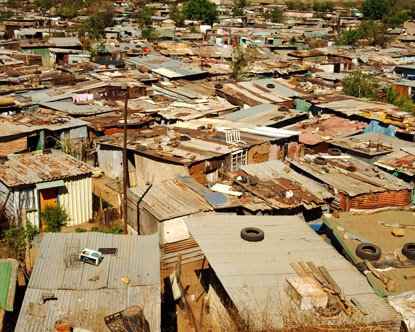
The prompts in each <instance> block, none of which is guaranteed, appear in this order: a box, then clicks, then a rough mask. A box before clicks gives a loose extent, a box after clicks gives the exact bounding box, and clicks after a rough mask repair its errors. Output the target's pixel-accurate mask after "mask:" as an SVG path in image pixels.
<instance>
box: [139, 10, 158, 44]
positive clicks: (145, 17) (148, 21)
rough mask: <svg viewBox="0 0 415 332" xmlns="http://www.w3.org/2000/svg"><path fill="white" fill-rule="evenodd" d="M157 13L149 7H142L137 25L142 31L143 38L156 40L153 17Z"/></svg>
mask: <svg viewBox="0 0 415 332" xmlns="http://www.w3.org/2000/svg"><path fill="white" fill-rule="evenodd" d="M154 13H155V10H154V8H151V7H149V6H147V5H142V6H140V9H139V11H138V12H137V16H136V19H137V23H138V26H139V27H140V29H141V36H142V37H143V38H145V39H148V40H152V39H155V38H156V31H155V29H154V27H153V19H152V17H153V15H154Z"/></svg>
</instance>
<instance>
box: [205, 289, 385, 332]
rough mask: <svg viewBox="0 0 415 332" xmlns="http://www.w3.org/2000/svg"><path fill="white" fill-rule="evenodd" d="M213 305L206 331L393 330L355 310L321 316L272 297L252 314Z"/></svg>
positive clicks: (369, 331) (359, 331)
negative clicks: (349, 312)
mask: <svg viewBox="0 0 415 332" xmlns="http://www.w3.org/2000/svg"><path fill="white" fill-rule="evenodd" d="M213 302H214V304H213V305H211V306H210V308H209V311H210V312H209V316H208V317H206V318H207V319H208V320H209V321H208V322H204V325H205V326H206V327H207V326H208V328H207V329H206V330H208V331H227V332H241V331H246V332H260V331H284V332H303V331H304V332H305V331H307V332H314V331H316V332H317V331H333V332H348V331H356V332H389V331H391V330H392V329H393V326H389V325H388V324H385V323H380V322H376V321H374V322H373V321H372V320H373V317H374V313H367V314H366V315H364V314H362V313H361V312H360V311H358V310H355V311H354V313H353V315H352V316H351V317H349V316H347V315H346V314H345V313H344V312H343V311H341V312H340V314H338V315H334V316H331V317H324V315H321V314H320V313H318V312H317V311H316V310H300V309H299V308H298V306H297V305H296V304H295V303H293V302H289V303H285V304H283V303H278V302H277V301H276V299H275V297H274V299H268V300H265V301H261V302H262V305H260V304H259V303H258V306H256V305H254V306H250V307H251V308H252V307H254V308H255V309H254V310H255V312H253V310H252V309H249V310H248V309H246V310H241V312H239V311H238V310H237V309H236V308H234V307H231V306H227V307H228V310H227V312H223V307H221V306H220V305H215V301H213ZM264 302H265V303H266V305H264ZM216 303H217V302H216ZM229 308H230V309H229ZM259 308H261V309H259ZM215 311H217V312H215Z"/></svg>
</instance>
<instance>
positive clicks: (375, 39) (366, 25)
mask: <svg viewBox="0 0 415 332" xmlns="http://www.w3.org/2000/svg"><path fill="white" fill-rule="evenodd" d="M359 30H360V35H361V36H365V37H366V39H367V40H368V41H369V43H370V45H372V46H376V45H378V46H381V47H384V46H386V44H387V43H388V42H389V40H390V37H389V34H388V27H387V25H386V24H385V23H384V22H375V21H372V20H369V21H364V22H362V24H361V25H360V28H359Z"/></svg>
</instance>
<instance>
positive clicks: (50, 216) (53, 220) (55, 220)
mask: <svg viewBox="0 0 415 332" xmlns="http://www.w3.org/2000/svg"><path fill="white" fill-rule="evenodd" d="M40 217H41V218H42V219H43V222H44V223H45V224H46V232H60V230H61V229H62V227H65V226H66V225H67V222H68V221H69V216H68V214H67V213H66V210H65V208H64V207H63V206H62V205H59V204H56V205H47V206H46V207H45V208H44V210H43V211H41V212H40Z"/></svg>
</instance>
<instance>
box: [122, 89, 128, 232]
mask: <svg viewBox="0 0 415 332" xmlns="http://www.w3.org/2000/svg"><path fill="white" fill-rule="evenodd" d="M121 89H122V90H123V91H124V124H123V127H124V137H123V138H124V141H123V145H122V169H123V172H122V194H123V197H122V203H123V204H122V217H123V221H124V223H123V225H124V234H128V230H127V215H128V214H127V184H128V158H127V128H128V126H127V118H128V86H127V85H122V87H121Z"/></svg>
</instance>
